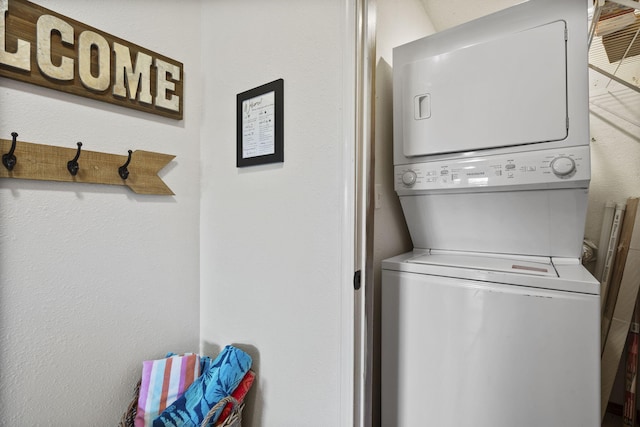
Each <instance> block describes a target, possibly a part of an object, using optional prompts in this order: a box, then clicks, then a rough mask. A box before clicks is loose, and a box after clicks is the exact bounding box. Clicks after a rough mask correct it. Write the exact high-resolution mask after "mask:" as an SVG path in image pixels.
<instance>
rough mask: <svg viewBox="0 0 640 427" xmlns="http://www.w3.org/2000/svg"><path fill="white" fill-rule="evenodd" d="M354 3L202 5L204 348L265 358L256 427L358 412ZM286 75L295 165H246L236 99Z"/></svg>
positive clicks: (288, 138) (249, 0)
mask: <svg viewBox="0 0 640 427" xmlns="http://www.w3.org/2000/svg"><path fill="white" fill-rule="evenodd" d="M346 3H348V2H345V1H343V0H331V1H324V0H323V1H311V0H305V1H290V0H271V1H269V2H264V1H261V0H246V1H242V2H238V1H233V0H220V1H216V2H212V3H206V2H205V5H204V12H203V17H204V18H203V19H204V21H203V22H206V25H204V24H203V39H202V42H203V46H204V48H205V52H206V53H207V54H208V57H207V58H205V59H204V66H205V67H206V68H207V69H209V75H208V79H207V81H206V83H205V86H204V94H205V99H206V103H205V111H206V112H207V114H206V117H205V120H204V122H203V127H202V128H203V132H202V141H203V144H202V162H203V174H202V210H201V230H202V233H201V248H202V249H201V265H202V268H201V274H202V276H201V294H202V299H201V313H202V322H201V325H202V326H201V327H202V334H201V337H202V340H203V346H204V348H205V349H207V348H215V347H219V346H222V345H225V344H227V343H229V342H236V343H240V344H244V345H245V346H247V348H248V349H249V350H250V351H251V352H252V353H253V355H254V358H255V359H256V363H255V366H254V368H255V369H256V370H257V371H258V377H257V383H256V384H255V387H254V389H253V390H252V392H251V394H250V397H251V400H250V402H249V404H248V406H247V410H246V411H245V412H247V414H246V416H245V419H244V420H243V425H244V424H246V425H247V426H321V425H322V426H339V425H346V424H345V423H343V422H341V420H344V419H345V418H344V417H343V416H342V415H341V412H343V408H342V407H341V406H342V405H345V406H346V407H348V408H350V407H351V402H352V400H351V399H352V396H351V395H349V394H347V395H344V396H343V395H341V389H342V388H341V381H342V380H343V379H344V378H346V379H349V380H350V378H351V377H350V374H349V373H348V372H349V369H348V367H349V366H350V365H351V360H352V356H350V355H349V352H348V351H347V352H344V351H345V349H344V347H342V344H343V333H348V332H349V328H350V324H351V322H352V319H353V317H351V318H345V319H344V320H343V319H342V318H341V316H342V313H343V309H344V308H345V306H343V304H347V305H348V304H351V307H352V306H353V305H352V304H353V302H349V301H345V300H344V299H343V295H344V293H345V292H346V293H347V295H349V294H350V293H352V292H353V291H350V290H349V289H350V288H349V283H350V281H349V280H346V281H345V280H344V277H343V274H342V269H343V266H344V263H351V265H352V259H353V253H352V252H345V251H344V250H343V248H344V245H343V238H344V237H345V236H346V237H347V238H349V239H352V237H351V236H353V231H351V233H349V232H345V231H344V230H345V228H344V227H346V226H348V225H349V222H350V221H352V220H353V217H352V216H351V217H347V218H345V217H344V213H345V208H347V207H349V205H348V189H347V187H345V186H346V185H347V184H348V183H349V182H351V178H352V177H353V172H351V174H349V172H348V170H347V172H344V170H345V169H344V168H343V165H344V162H345V157H344V154H345V153H344V150H345V148H346V147H348V146H349V145H350V144H351V146H352V144H353V141H352V140H351V141H348V140H347V139H346V138H349V135H344V134H343V128H344V126H345V125H348V123H345V120H346V117H348V116H349V114H352V112H350V111H349V110H345V109H344V108H345V107H344V98H345V97H349V96H350V95H351V94H352V93H353V92H351V91H350V90H352V87H351V88H350V86H349V81H347V80H345V75H348V76H354V74H353V71H351V72H350V73H349V74H346V72H347V70H349V69H348V68H344V67H348V61H349V60H352V58H350V57H347V56H345V49H347V48H348V46H347V43H346V42H345V40H346V39H345V37H348V36H347V35H346V34H345V24H344V21H345V13H346V12H347V8H346ZM345 60H346V62H347V64H345ZM278 78H283V79H284V163H281V164H272V165H264V166H255V167H248V168H241V169H238V168H236V151H235V150H236V127H235V126H236V94H238V93H240V92H243V91H245V90H248V89H251V88H253V87H256V86H259V85H262V84H264V83H267V82H270V81H273V80H275V79H278ZM349 107H350V108H353V104H351V105H350V106H349ZM351 111H353V110H351ZM347 160H348V159H347ZM345 219H346V220H347V221H348V222H345ZM351 230H352V229H351ZM351 241H352V240H351ZM351 274H352V273H351ZM348 278H350V277H349V276H348ZM346 308H349V307H346ZM349 341H351V340H349ZM343 369H346V371H345V372H341V371H342V370H343Z"/></svg>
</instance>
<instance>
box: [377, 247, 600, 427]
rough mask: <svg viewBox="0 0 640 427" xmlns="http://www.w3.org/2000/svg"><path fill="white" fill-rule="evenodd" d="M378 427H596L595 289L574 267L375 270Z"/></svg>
mask: <svg viewBox="0 0 640 427" xmlns="http://www.w3.org/2000/svg"><path fill="white" fill-rule="evenodd" d="M382 281H383V286H382V301H383V303H382V310H383V312H382V318H383V321H382V337H383V338H382V425H383V426H387V427H391V426H397V427H409V426H412V427H413V426H438V427H445V426H456V427H461V426H475V427H478V426H481V427H509V426H518V427H542V426H544V427H552V426H557V427H567V426H576V427H578V426H581V427H583V426H597V425H599V422H600V404H599V402H600V387H599V384H600V370H599V366H600V353H599V349H600V348H599V335H598V331H599V325H600V322H599V307H600V306H599V283H598V282H597V281H596V280H595V279H593V278H592V277H591V276H590V275H589V274H588V273H587V271H586V270H585V269H584V268H582V266H581V265H580V264H579V263H578V261H577V260H576V259H556V258H548V257H523V256H506V255H502V256H500V257H498V256H492V255H487V254H483V255H479V254H477V253H474V254H464V253H457V252H449V251H427V252H420V251H416V252H411V253H408V254H404V255H400V256H397V257H395V258H391V259H388V260H386V261H384V262H383V272H382Z"/></svg>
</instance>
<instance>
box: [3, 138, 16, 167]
mask: <svg viewBox="0 0 640 427" xmlns="http://www.w3.org/2000/svg"><path fill="white" fill-rule="evenodd" d="M11 136H12V137H13V142H11V150H9V152H8V153H6V154H3V155H2V164H3V165H4V167H5V168H7V169H8V170H10V171H12V170H13V167H14V166H15V165H16V163H17V160H16V156H14V155H13V152H14V151H15V150H16V138H17V137H18V133H17V132H11Z"/></svg>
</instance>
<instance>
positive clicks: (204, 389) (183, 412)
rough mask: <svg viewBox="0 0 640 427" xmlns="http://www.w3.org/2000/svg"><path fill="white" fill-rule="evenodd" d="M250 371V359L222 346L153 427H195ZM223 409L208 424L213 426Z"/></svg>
mask: <svg viewBox="0 0 640 427" xmlns="http://www.w3.org/2000/svg"><path fill="white" fill-rule="evenodd" d="M250 368H251V356H249V355H248V354H247V353H245V352H244V351H242V350H240V349H239V348H236V347H233V346H230V345H228V346H226V347H225V348H224V349H223V350H222V352H221V353H220V354H219V355H218V357H216V359H215V360H214V361H213V362H212V363H211V366H210V368H209V369H208V370H206V371H204V372H203V373H202V375H200V377H199V378H198V379H197V380H195V381H194V382H193V384H192V385H191V387H189V389H188V390H187V391H186V392H185V393H184V394H183V395H182V396H181V397H180V398H178V399H177V400H176V401H175V402H174V403H173V404H172V405H171V406H169V407H168V408H167V409H165V410H164V411H163V412H162V413H161V414H160V416H159V417H158V418H156V419H155V420H154V421H153V426H154V427H199V426H200V424H201V423H202V421H203V420H204V419H205V417H206V416H207V413H208V412H209V411H210V410H211V408H213V407H214V406H215V405H216V403H218V402H219V401H220V399H222V398H224V397H226V396H229V395H230V394H231V393H232V392H233V391H234V390H235V389H236V388H237V387H238V385H239V384H240V381H242V379H243V378H244V376H245V375H246V374H247V372H249V369H250ZM222 409H223V408H220V409H219V410H218V411H217V413H216V414H215V416H214V417H213V418H212V420H211V421H210V423H209V425H210V426H213V425H214V423H215V422H216V420H217V419H218V417H219V416H220V413H221V412H222Z"/></svg>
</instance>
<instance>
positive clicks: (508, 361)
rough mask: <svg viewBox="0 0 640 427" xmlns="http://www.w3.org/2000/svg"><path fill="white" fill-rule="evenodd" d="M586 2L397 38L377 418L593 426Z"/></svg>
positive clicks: (526, 7) (596, 404)
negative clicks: (391, 253) (398, 246)
mask: <svg viewBox="0 0 640 427" xmlns="http://www.w3.org/2000/svg"><path fill="white" fill-rule="evenodd" d="M587 7H588V2H587V1H586V0H563V1H557V0H529V1H528V2H524V3H522V4H519V5H516V6H514V7H511V8H509V9H505V10H503V11H501V12H498V13H495V14H492V15H489V16H487V17H483V18H480V19H478V20H475V21H472V22H470V23H467V24H463V25H461V26H459V27H455V28H452V29H449V30H446V31H443V32H440V33H436V34H434V35H432V36H429V37H426V38H423V39H420V40H416V41H414V42H411V43H409V44H406V45H403V46H399V47H397V48H395V49H394V52H393V67H394V81H393V84H394V174H395V190H396V192H397V194H398V195H399V197H400V202H401V205H402V209H403V212H404V215H405V219H406V221H407V226H408V229H409V232H410V234H411V238H412V241H413V245H414V250H413V251H412V252H410V253H407V254H403V255H399V256H397V257H394V258H391V259H388V260H386V261H384V262H383V265H382V268H383V271H382V409H381V410H382V425H383V427H415V426H437V427H447V426H456V427H461V426H463V427H464V426H474V427H477V426H480V427H512V426H519V427H522V426H524V427H542V426H544V427H550V426H558V427H567V426H576V427H578V426H580V427H584V426H594V427H595V426H597V425H599V424H600V352H599V348H600V344H599V330H600V327H599V323H600V318H599V283H598V282H597V281H596V280H595V279H594V278H593V277H592V276H591V275H590V274H589V273H588V272H587V270H586V269H584V267H583V266H582V265H581V263H580V256H581V251H582V239H583V233H584V224H585V217H586V209H587V197H588V187H589V180H590V153H589V125H588V120H589V117H588V76H587V72H588V70H587V29H588V26H587Z"/></svg>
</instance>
